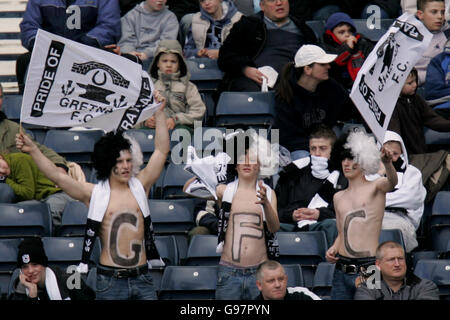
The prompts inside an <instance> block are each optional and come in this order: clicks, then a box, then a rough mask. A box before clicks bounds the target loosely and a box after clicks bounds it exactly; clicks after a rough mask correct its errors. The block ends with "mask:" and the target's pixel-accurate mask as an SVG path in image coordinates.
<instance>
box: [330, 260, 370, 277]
mask: <svg viewBox="0 0 450 320" xmlns="http://www.w3.org/2000/svg"><path fill="white" fill-rule="evenodd" d="M341 259H342V260H344V261H339V260H338V261H337V262H336V268H337V269H338V270H341V271H342V272H344V273H347V274H358V273H362V274H364V273H366V270H367V267H369V266H371V265H374V264H375V257H367V258H362V259H348V258H347V259H345V258H343V257H342V256H341V257H340V260H341ZM346 260H347V261H346Z"/></svg>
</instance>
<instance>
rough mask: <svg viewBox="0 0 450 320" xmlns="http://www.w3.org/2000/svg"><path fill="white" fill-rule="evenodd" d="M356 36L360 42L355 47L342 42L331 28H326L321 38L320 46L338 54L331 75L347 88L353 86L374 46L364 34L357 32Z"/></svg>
mask: <svg viewBox="0 0 450 320" xmlns="http://www.w3.org/2000/svg"><path fill="white" fill-rule="evenodd" d="M354 36H355V37H356V38H357V39H358V42H357V43H356V44H355V46H354V47H353V49H351V48H350V47H349V46H348V45H347V44H346V43H341V42H340V41H339V40H338V39H337V38H336V36H335V35H334V34H333V33H332V32H331V31H330V30H326V31H325V33H324V35H323V37H322V38H321V39H320V46H321V47H322V48H323V49H324V50H325V51H326V52H327V53H331V54H337V55H338V56H337V58H336V59H335V60H334V61H333V62H332V63H331V69H330V72H329V74H330V76H331V77H332V78H334V79H336V81H337V82H339V83H340V84H342V85H343V86H344V87H345V88H347V89H351V88H352V86H353V82H354V81H355V79H356V75H357V73H358V71H359V69H361V67H362V65H363V63H364V61H365V60H366V58H367V57H368V55H369V53H370V52H371V51H372V49H373V48H374V43H373V42H372V41H370V40H369V39H368V38H366V37H364V36H363V35H362V34H360V33H356V34H354Z"/></svg>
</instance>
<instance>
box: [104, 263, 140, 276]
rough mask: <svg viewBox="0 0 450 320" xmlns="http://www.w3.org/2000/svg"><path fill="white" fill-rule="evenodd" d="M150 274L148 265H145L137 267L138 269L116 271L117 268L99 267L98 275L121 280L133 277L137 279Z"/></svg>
mask: <svg viewBox="0 0 450 320" xmlns="http://www.w3.org/2000/svg"><path fill="white" fill-rule="evenodd" d="M147 272H148V265H146V264H145V265H143V266H140V267H136V268H129V269H128V268H127V269H115V268H110V267H108V269H105V268H103V267H101V266H98V267H97V273H98V274H102V275H104V276H108V277H116V278H118V279H120V278H133V277H137V276H139V275H141V274H146V273H147Z"/></svg>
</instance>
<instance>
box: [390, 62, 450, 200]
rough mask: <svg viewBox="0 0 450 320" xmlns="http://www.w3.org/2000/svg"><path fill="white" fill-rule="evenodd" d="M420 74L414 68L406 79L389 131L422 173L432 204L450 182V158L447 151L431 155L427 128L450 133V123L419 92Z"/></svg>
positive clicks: (427, 198) (428, 197) (428, 198)
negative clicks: (394, 135)
mask: <svg viewBox="0 0 450 320" xmlns="http://www.w3.org/2000/svg"><path fill="white" fill-rule="evenodd" d="M416 89H417V71H416V70H415V69H413V70H412V71H411V73H410V74H409V75H408V77H407V78H406V81H405V84H404V85H403V88H402V91H401V93H400V97H399V99H398V101H397V104H396V106H395V108H394V111H393V113H392V117H391V120H390V122H389V125H388V129H389V130H391V131H394V132H396V133H398V134H399V135H400V136H401V137H402V139H403V142H404V144H405V147H406V152H407V153H408V156H409V162H410V163H411V164H412V165H413V166H415V167H416V168H418V169H419V170H420V171H421V172H422V179H423V184H424V185H425V188H426V189H427V197H426V199H425V203H428V202H429V201H431V200H432V199H434V196H435V195H436V193H437V192H438V191H439V190H440V189H441V188H442V186H443V185H444V184H445V182H446V181H447V177H448V174H449V170H450V156H449V155H448V152H447V151H445V150H441V151H437V152H433V153H427V145H426V142H425V135H424V133H423V128H424V126H425V127H428V128H430V129H433V130H436V131H440V132H449V131H450V120H449V119H445V118H443V117H442V116H440V115H439V114H437V113H436V111H435V110H433V109H431V107H430V106H429V105H428V104H427V103H426V102H425V101H424V100H423V99H422V97H421V96H419V95H418V94H417V93H416Z"/></svg>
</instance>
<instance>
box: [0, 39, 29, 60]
mask: <svg viewBox="0 0 450 320" xmlns="http://www.w3.org/2000/svg"><path fill="white" fill-rule="evenodd" d="M27 51H28V50H27V49H25V48H24V47H23V46H22V43H21V42H20V40H19V39H3V40H0V60H10V59H6V58H5V55H8V56H18V55H20V54H22V53H25V52H27Z"/></svg>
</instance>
